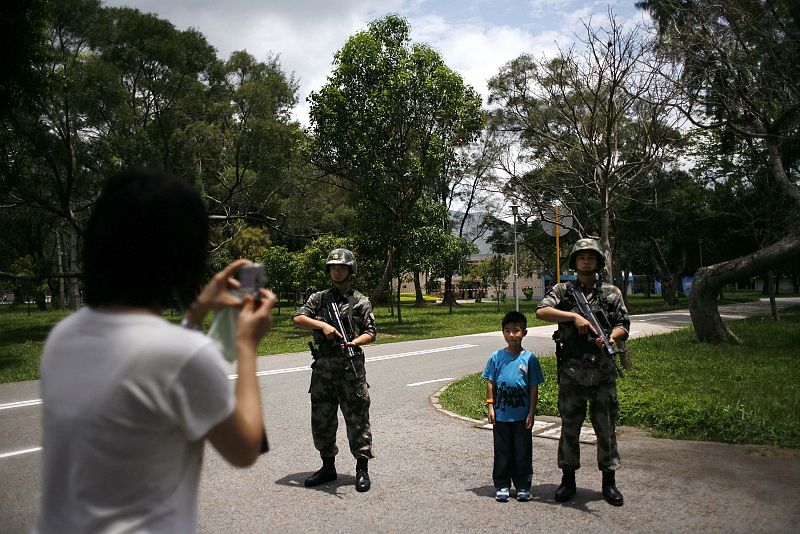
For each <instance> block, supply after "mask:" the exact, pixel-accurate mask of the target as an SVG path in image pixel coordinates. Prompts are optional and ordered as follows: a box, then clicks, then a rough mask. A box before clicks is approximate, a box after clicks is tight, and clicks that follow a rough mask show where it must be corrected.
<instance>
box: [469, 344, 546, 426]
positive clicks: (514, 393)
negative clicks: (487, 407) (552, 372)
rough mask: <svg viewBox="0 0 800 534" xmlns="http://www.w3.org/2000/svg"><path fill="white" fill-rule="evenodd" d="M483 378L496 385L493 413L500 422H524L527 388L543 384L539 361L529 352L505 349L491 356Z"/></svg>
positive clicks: (528, 404)
mask: <svg viewBox="0 0 800 534" xmlns="http://www.w3.org/2000/svg"><path fill="white" fill-rule="evenodd" d="M482 376H483V378H486V379H487V380H491V381H492V382H494V383H495V391H494V414H495V420H497V421H500V422H504V423H507V422H511V421H524V420H525V419H526V418H527V417H528V410H529V409H530V402H531V399H530V387H531V386H532V385H533V384H541V383H542V382H544V375H543V374H542V367H541V366H540V365H539V359H538V358H537V357H536V356H535V355H534V354H533V353H532V352H531V351H528V350H523V351H522V352H521V353H520V354H511V353H510V352H508V351H507V350H506V349H500V350H497V351H495V352H494V353H492V355H491V356H490V357H489V361H487V362H486V367H485V368H484V369H483V375H482Z"/></svg>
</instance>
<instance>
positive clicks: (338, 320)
mask: <svg viewBox="0 0 800 534" xmlns="http://www.w3.org/2000/svg"><path fill="white" fill-rule="evenodd" d="M328 310H329V312H330V316H331V319H332V320H333V323H334V324H333V325H331V326H333V327H334V328H336V329H337V330H338V331H339V333H340V334H342V340H341V341H340V342H339V348H340V349H342V350H344V351H345V352H347V357H348V358H350V359H352V358H353V357H355V355H356V353H355V352H354V351H353V347H351V346H350V345H348V343H350V339H348V338H349V335H348V331H347V329H345V327H344V322H343V321H342V316H341V315H340V314H339V307H338V306H336V303H334V302H330V303H328ZM353 370H354V371H355V368H353Z"/></svg>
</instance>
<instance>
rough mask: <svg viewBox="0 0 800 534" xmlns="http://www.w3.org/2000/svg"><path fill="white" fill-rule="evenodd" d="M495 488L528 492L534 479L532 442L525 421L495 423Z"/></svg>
mask: <svg viewBox="0 0 800 534" xmlns="http://www.w3.org/2000/svg"><path fill="white" fill-rule="evenodd" d="M492 434H493V436H494V469H493V471H492V479H493V482H494V487H495V488H497V489H500V488H509V487H511V484H510V483H511V482H512V481H513V482H514V487H515V488H517V489H518V490H520V489H524V490H530V487H531V481H532V479H533V441H532V438H531V429H528V428H525V421H524V420H523V421H511V422H500V421H496V422H495V423H494V428H493V430H492Z"/></svg>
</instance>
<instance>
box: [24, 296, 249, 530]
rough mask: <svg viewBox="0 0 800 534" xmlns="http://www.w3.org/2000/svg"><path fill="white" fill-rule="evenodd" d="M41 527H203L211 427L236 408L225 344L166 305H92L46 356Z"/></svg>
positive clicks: (55, 336) (56, 332)
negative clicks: (170, 316)
mask: <svg viewBox="0 0 800 534" xmlns="http://www.w3.org/2000/svg"><path fill="white" fill-rule="evenodd" d="M41 389H42V401H43V403H42V406H43V408H42V409H43V414H42V428H43V438H42V441H43V455H42V501H41V508H40V511H39V516H38V518H37V522H36V526H35V527H34V531H35V532H37V531H38V532H43V533H44V532H134V531H135V532H192V531H194V530H196V523H197V485H198V479H199V475H200V463H201V459H202V450H203V437H204V436H205V435H206V433H207V432H208V431H209V430H210V429H211V428H212V427H213V426H215V425H216V424H217V423H219V422H221V421H222V420H224V419H225V418H227V417H228V415H230V413H231V412H232V411H233V407H234V398H233V392H232V388H231V385H230V383H229V381H228V378H227V370H226V366H225V364H224V362H223V359H222V355H221V354H220V353H219V351H218V349H217V348H216V346H215V345H214V344H213V342H212V341H211V340H209V339H208V338H207V337H206V336H204V335H203V334H201V333H200V332H193V331H190V330H186V329H184V328H180V327H178V326H175V325H172V324H170V323H168V322H167V321H165V320H164V319H162V318H160V317H157V316H155V315H138V314H129V313H111V312H98V311H96V310H93V309H91V308H83V309H81V310H80V311H78V312H76V313H74V314H73V315H71V316H70V317H68V318H67V319H65V320H64V321H62V322H61V323H60V324H58V325H57V326H56V327H55V328H54V329H53V331H52V332H51V333H50V335H49V336H48V338H47V343H46V344H45V348H44V354H43V356H42V365H41Z"/></svg>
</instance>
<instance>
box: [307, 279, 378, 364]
mask: <svg viewBox="0 0 800 534" xmlns="http://www.w3.org/2000/svg"><path fill="white" fill-rule="evenodd" d="M331 302H334V303H336V306H337V308H339V315H341V317H342V321H344V323H345V328H351V329H352V330H351V331H348V332H347V335H348V336H349V339H350V340H351V341H352V340H353V339H355V338H357V337H358V336H360V335H361V334H364V333H368V334H370V335H371V336H372V339H373V340H374V339H375V337H376V336H377V335H378V332H377V330H376V328H375V315H374V314H373V313H372V304H371V303H370V301H369V299H368V298H367V297H365V296H364V295H362V294H361V293H359V292H358V291H356V290H355V289H353V288H350V289H349V290H347V292H346V293H345V294H344V295H342V294H341V293H339V290H338V289H336V287H335V286H331V287H329V288H328V289H326V290H324V291H317V292H316V293H313V294H312V295H311V296H310V297H308V300H306V302H305V304H303V305H302V306H300V308H298V309H297V311H296V312H295V313H294V315H293V316H292V317H296V316H298V315H305V316H307V317H311V318H312V319H317V320H319V321H325V322H326V323H328V324H331V325H332V326H334V327H336V329H337V330H338V329H339V328H338V326H336V325H335V324H334V322H333V317H330V315H331V314H330V312H329V311H328V310H327V308H328V306H329V304H330V303H331ZM314 341H315V342H316V343H317V345H318V346H319V348H320V350H321V352H322V353H323V355H325V356H328V355H332V354H334V353H336V352H338V349H337V344H336V343H333V342H331V341H330V340H328V339H326V338H325V336H324V335H322V331H321V330H314ZM355 350H356V351H359V352H360V351H361V349H360V348H359V347H356V348H355Z"/></svg>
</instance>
